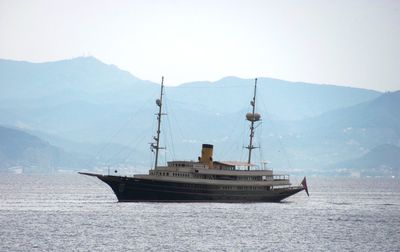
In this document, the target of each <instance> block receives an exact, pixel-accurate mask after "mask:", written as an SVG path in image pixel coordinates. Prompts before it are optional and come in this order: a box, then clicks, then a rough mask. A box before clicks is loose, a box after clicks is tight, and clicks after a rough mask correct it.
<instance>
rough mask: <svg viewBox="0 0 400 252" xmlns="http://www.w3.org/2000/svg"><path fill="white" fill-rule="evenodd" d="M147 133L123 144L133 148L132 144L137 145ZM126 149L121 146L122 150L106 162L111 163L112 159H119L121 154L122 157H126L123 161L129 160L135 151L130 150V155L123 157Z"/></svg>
mask: <svg viewBox="0 0 400 252" xmlns="http://www.w3.org/2000/svg"><path fill="white" fill-rule="evenodd" d="M144 137H145V134H140V137H139V138H136V139H134V140H133V141H132V142H130V143H128V144H125V145H123V146H126V147H127V148H131V147H130V146H135V145H136V144H135V143H136V142H140V141H142V140H143V139H144ZM125 151H127V149H124V148H121V150H120V151H119V152H116V153H115V154H114V155H112V156H110V157H109V158H108V159H107V161H106V162H105V163H106V164H108V165H109V164H110V163H111V160H112V159H114V158H115V159H117V158H118V157H119V156H120V158H121V159H124V161H123V163H126V161H127V160H128V158H129V157H131V156H132V155H133V151H128V156H127V157H125V158H123V157H122V153H124V152H125Z"/></svg>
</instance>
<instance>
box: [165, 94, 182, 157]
mask: <svg viewBox="0 0 400 252" xmlns="http://www.w3.org/2000/svg"><path fill="white" fill-rule="evenodd" d="M167 100H168V101H172V102H175V103H178V104H179V102H177V101H174V100H171V99H169V98H167ZM168 109H169V111H168V113H170V116H169V117H168V118H169V120H170V122H171V123H174V125H175V127H176V128H177V130H178V135H179V137H180V139H182V140H183V139H186V138H185V137H184V135H183V132H184V131H183V130H182V127H181V125H180V124H179V121H178V120H179V117H177V116H176V113H175V111H174V110H173V106H172V107H169V108H168ZM171 131H172V130H171ZM174 150H175V149H174Z"/></svg>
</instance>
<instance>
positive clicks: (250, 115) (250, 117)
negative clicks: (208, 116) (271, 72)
mask: <svg viewBox="0 0 400 252" xmlns="http://www.w3.org/2000/svg"><path fill="white" fill-rule="evenodd" d="M256 93H257V78H256V79H255V81H254V96H253V100H252V101H251V102H250V104H251V106H252V107H253V110H252V113H247V114H246V119H247V120H248V121H250V142H249V145H248V146H247V147H246V149H248V150H249V158H248V161H247V162H248V164H249V165H248V166H247V170H250V163H251V151H252V150H253V149H255V148H258V147H255V146H253V138H254V128H255V127H254V123H255V122H257V121H259V120H260V118H261V115H260V114H259V113H255V111H256Z"/></svg>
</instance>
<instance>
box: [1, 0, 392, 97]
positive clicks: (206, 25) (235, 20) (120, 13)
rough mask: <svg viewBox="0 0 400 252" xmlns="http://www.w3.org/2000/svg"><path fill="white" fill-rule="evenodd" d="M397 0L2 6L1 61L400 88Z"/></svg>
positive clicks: (16, 2)
mask: <svg viewBox="0 0 400 252" xmlns="http://www.w3.org/2000/svg"><path fill="white" fill-rule="evenodd" d="M399 24H400V1H397V0H393V1H388V0H352V1H348V0H344V1H341V0H336V1H335V0H333V1H324V0H303V1H298V0H294V1H287V0H282V1H269V0H230V1H224V0H198V1H196V0H185V1H179V0H170V1H169V0H141V1H139V0H131V1H123V0H114V1H102V0H97V1H95V0H93V1H91V0H84V1H82V0H66V1H57V0H35V1H32V0H0V58H3V59H14V60H24V61H30V62H46V61H57V60H62V59H69V58H75V57H80V56H88V55H90V56H94V57H96V58H98V59H99V60H101V61H103V62H105V63H107V64H113V65H116V66H118V67H119V68H121V69H124V70H127V71H129V72H130V73H131V74H133V75H134V76H136V77H138V78H141V79H145V80H150V81H153V82H160V79H161V76H162V75H164V76H165V83H166V85H172V86H173V85H178V84H181V83H185V82H191V81H216V80H218V79H221V78H223V77H225V76H237V77H241V78H255V77H272V78H278V79H284V80H289V81H300V82H311V83H322V84H335V85H342V86H352V87H361V88H368V89H375V90H380V91H394V90H399V89H400V78H399V77H400V46H399V45H400V25H399Z"/></svg>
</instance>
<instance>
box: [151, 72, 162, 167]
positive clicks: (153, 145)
mask: <svg viewBox="0 0 400 252" xmlns="http://www.w3.org/2000/svg"><path fill="white" fill-rule="evenodd" d="M163 94H164V76H163V77H162V78H161V93H160V99H157V100H156V104H157V106H158V113H157V114H156V116H157V136H155V137H153V139H154V140H155V141H156V142H155V143H151V146H150V147H151V151H153V150H154V149H155V150H156V158H155V161H154V169H157V166H158V151H159V150H160V149H165V147H160V133H161V116H162V115H166V114H164V113H162V102H163V101H162V99H163Z"/></svg>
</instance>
